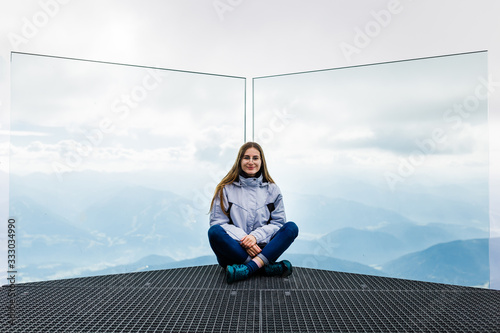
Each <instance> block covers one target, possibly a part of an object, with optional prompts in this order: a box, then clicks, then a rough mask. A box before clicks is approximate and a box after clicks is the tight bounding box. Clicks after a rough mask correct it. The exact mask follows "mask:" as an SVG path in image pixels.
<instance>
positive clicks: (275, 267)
mask: <svg viewBox="0 0 500 333" xmlns="http://www.w3.org/2000/svg"><path fill="white" fill-rule="evenodd" d="M266 271H267V272H268V273H271V274H282V273H283V265H282V264H281V263H274V264H270V265H268V266H267V267H266Z"/></svg>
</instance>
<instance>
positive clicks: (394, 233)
mask: <svg viewBox="0 0 500 333" xmlns="http://www.w3.org/2000/svg"><path fill="white" fill-rule="evenodd" d="M482 237H488V233H487V232H485V231H482V230H480V229H477V228H473V227H465V226H461V225H450V224H429V225H417V224H414V223H409V222H397V221H393V222H385V223H381V224H380V226H377V227H373V228H372V227H367V228H365V229H357V228H352V227H350V228H342V229H339V230H335V231H333V232H330V233H328V234H326V235H324V236H322V237H320V238H318V239H315V240H304V239H301V238H300V237H299V239H297V240H296V241H295V242H294V244H293V245H292V247H291V248H290V251H291V252H293V253H309V254H324V255H328V256H330V257H334V258H339V259H344V260H348V261H354V262H358V263H361V264H364V265H369V266H373V265H380V264H382V263H385V262H387V261H390V260H394V259H397V258H399V257H401V256H402V255H405V254H408V253H412V252H417V251H421V250H424V249H426V248H428V247H430V246H433V245H436V244H440V243H447V242H450V241H454V240H457V239H470V238H482Z"/></svg>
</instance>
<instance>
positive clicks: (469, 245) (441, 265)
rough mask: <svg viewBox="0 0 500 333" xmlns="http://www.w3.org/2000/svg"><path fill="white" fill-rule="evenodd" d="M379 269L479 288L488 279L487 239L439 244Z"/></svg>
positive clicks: (401, 275)
mask: <svg viewBox="0 0 500 333" xmlns="http://www.w3.org/2000/svg"><path fill="white" fill-rule="evenodd" d="M382 270H383V271H384V272H386V273H388V274H390V275H391V276H394V277H401V278H405V279H412V280H420V281H428V282H439V283H448V284H456V285H464V286H481V285H484V284H485V283H487V282H488V281H489V279H490V275H489V274H490V270H489V239H473V240H460V241H453V242H449V243H444V244H438V245H435V246H432V247H430V248H428V249H426V250H424V251H420V252H415V253H411V254H407V255H404V256H402V257H401V258H398V259H396V260H392V261H390V262H388V263H386V264H384V265H382Z"/></svg>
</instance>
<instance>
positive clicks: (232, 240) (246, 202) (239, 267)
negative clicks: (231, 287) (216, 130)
mask: <svg viewBox="0 0 500 333" xmlns="http://www.w3.org/2000/svg"><path fill="white" fill-rule="evenodd" d="M298 233H299V230H298V228H297V225H296V224H295V223H293V222H287V221H286V217H285V208H284V205H283V197H282V195H281V191H280V189H279V187H278V186H277V185H276V184H275V183H274V181H273V179H272V178H271V176H270V175H269V172H268V170H267V165H266V159H265V157H264V152H263V151H262V148H261V147H260V145H259V144H257V143H255V142H247V143H245V144H244V145H243V146H242V147H241V148H240V150H239V152H238V157H237V159H236V161H235V163H234V165H233V167H232V168H231V170H230V171H229V172H228V174H227V175H226V176H225V177H224V178H223V179H222V181H221V182H220V183H219V185H217V187H216V188H215V194H214V197H213V199H212V204H211V205H210V229H209V230H208V238H209V241H210V246H211V247H212V250H213V251H214V253H215V255H216V256H217V261H218V262H219V264H220V265H221V266H222V267H223V268H225V269H226V279H227V282H228V283H232V282H235V281H240V280H244V279H246V278H248V277H249V276H251V275H252V274H254V273H255V272H257V271H258V270H260V271H261V272H262V273H263V274H264V275H267V276H274V275H281V276H283V277H284V276H288V275H290V274H292V264H291V263H290V262H289V261H288V260H283V261H280V262H276V260H277V259H278V257H279V256H280V255H281V254H282V253H283V252H284V251H285V250H286V249H287V248H288V247H289V246H290V245H291V244H292V242H293V241H294V240H295V238H296V237H297V235H298Z"/></svg>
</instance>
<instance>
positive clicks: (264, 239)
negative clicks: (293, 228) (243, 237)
mask: <svg viewBox="0 0 500 333" xmlns="http://www.w3.org/2000/svg"><path fill="white" fill-rule="evenodd" d="M276 190H277V192H278V195H277V197H276V200H275V201H274V210H273V211H272V212H271V221H270V222H269V224H265V225H263V226H261V227H259V228H257V229H255V230H254V231H252V232H251V233H250V235H252V236H254V237H255V239H256V240H257V243H269V241H270V240H271V238H272V237H273V236H274V235H275V234H276V233H277V232H278V230H280V228H281V227H282V226H283V225H284V224H285V223H286V215H285V205H284V204H283V196H282V195H281V191H280V190H279V188H278V187H276Z"/></svg>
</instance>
